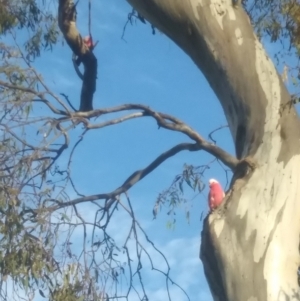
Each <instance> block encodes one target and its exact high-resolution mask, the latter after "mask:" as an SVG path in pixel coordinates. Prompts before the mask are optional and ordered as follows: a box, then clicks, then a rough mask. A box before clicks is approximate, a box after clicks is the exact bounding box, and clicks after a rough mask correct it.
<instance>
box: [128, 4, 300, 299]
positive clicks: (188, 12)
mask: <svg viewBox="0 0 300 301" xmlns="http://www.w3.org/2000/svg"><path fill="white" fill-rule="evenodd" d="M127 1H128V2H129V3H130V4H131V5H132V6H133V7H134V8H135V9H136V10H137V11H138V12H139V13H140V14H141V15H142V16H144V17H145V18H146V19H147V20H148V21H150V22H151V23H152V24H153V25H154V26H155V27H157V28H158V29H159V30H161V31H162V32H163V33H165V34H166V35H167V36H169V37H170V38H171V39H172V40H173V41H174V42H175V43H176V44H177V45H178V46H179V47H181V48H182V49H183V50H184V51H185V52H186V53H187V55H189V56H190V57H191V59H192V60H193V61H194V62H195V64H196V65H197V66H198V67H199V69H200V70H201V71H202V72H203V74H204V76H205V77H206V79H207V81H208V83H209V84H210V86H211V87H212V89H213V90H214V91H215V93H216V95H217V96H218V99H219V101H220V103H221V105H222V107H223V110H224V113H225V116H226V118H227V121H228V124H229V127H230V131H231V134H232V137H233V140H234V142H235V149H236V155H237V158H238V159H240V160H241V161H240V164H239V165H238V167H237V168H236V170H235V173H234V177H233V179H232V183H231V187H230V189H229V191H228V192H227V194H226V198H225V202H224V203H223V205H221V207H220V208H219V209H218V210H216V211H214V212H213V213H212V214H210V215H209V216H208V217H207V218H206V219H205V221H204V228H203V232H202V244H201V259H202V261H203V265H204V270H205V274H206V277H207V280H208V282H209V285H210V288H211V291H212V294H213V297H214V300H224V301H229V300H230V301H242V300H243V301H244V300H259V301H274V300H300V297H299V293H298V291H299V286H298V281H297V280H298V279H297V270H298V266H299V263H300V258H299V231H300V173H299V170H298V169H299V166H300V130H299V129H300V122H299V118H298V116H297V114H296V112H295V110H294V108H293V107H292V108H290V107H289V106H287V105H286V104H287V103H288V102H289V101H290V95H289V93H288V91H287V90H286V88H285V86H284V84H283V82H282V80H281V78H280V76H279V75H278V73H277V71H276V68H275V67H274V64H273V63H272V61H271V60H270V58H269V57H268V55H267V54H266V52H265V50H264V48H263V46H262V45H261V43H260V42H259V40H258V39H257V37H256V36H255V34H254V32H253V28H252V27H251V24H250V22H249V19H248V16H247V15H246V13H245V12H244V11H243V9H242V8H241V7H240V6H239V5H237V6H233V5H232V1H231V0H186V1H182V0H165V1H161V0H147V1H145V0H127Z"/></svg>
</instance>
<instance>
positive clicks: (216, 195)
mask: <svg viewBox="0 0 300 301" xmlns="http://www.w3.org/2000/svg"><path fill="white" fill-rule="evenodd" d="M208 183H209V194H208V206H209V208H210V210H211V211H213V210H214V209H216V208H217V207H218V206H220V204H221V203H222V201H223V199H224V197H225V193H224V190H223V188H222V186H221V184H220V183H219V182H218V181H217V180H215V179H210V180H209V181H208Z"/></svg>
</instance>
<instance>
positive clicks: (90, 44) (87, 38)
mask: <svg viewBox="0 0 300 301" xmlns="http://www.w3.org/2000/svg"><path fill="white" fill-rule="evenodd" d="M83 43H84V44H85V45H86V46H87V47H88V48H89V49H91V50H92V48H93V47H94V43H93V40H92V37H91V36H85V37H84V38H83Z"/></svg>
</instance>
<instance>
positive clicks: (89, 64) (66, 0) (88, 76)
mask: <svg viewBox="0 0 300 301" xmlns="http://www.w3.org/2000/svg"><path fill="white" fill-rule="evenodd" d="M58 25H59V28H60V30H61V32H62V34H63V35H64V37H65V39H66V42H67V44H68V45H69V47H70V48H71V50H72V52H73V53H75V55H77V56H78V57H79V58H80V60H81V62H82V63H83V66H84V73H83V79H82V88H81V95H80V109H79V110H80V111H83V112H86V111H91V110H93V97H94V93H95V91H96V79H97V59H96V57H95V55H94V54H93V52H92V51H91V49H89V47H87V46H86V45H85V43H84V42H83V39H82V37H81V35H80V33H79V31H78V29H77V28H76V7H75V4H74V3H73V1H71V0H59V6H58Z"/></svg>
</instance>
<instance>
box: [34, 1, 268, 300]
mask: <svg viewBox="0 0 300 301" xmlns="http://www.w3.org/2000/svg"><path fill="white" fill-rule="evenodd" d="M92 2H93V3H92V5H93V10H92V34H93V38H94V39H95V40H99V44H98V45H97V47H96V48H95V50H94V52H95V55H96V56H97V58H98V82H97V92H96V94H95V97H94V107H95V108H103V107H112V106H115V105H120V104H123V103H139V104H146V105H148V106H150V107H151V108H152V109H154V110H158V111H161V112H165V113H168V114H171V115H173V116H175V117H177V118H179V119H181V120H183V121H184V122H186V123H187V124H188V125H190V126H191V127H193V128H194V129H196V130H197V131H198V132H199V133H200V134H201V135H202V136H203V137H205V138H208V134H209V133H210V132H211V131H212V130H214V129H215V128H217V127H219V126H221V125H225V124H226V120H225V118H224V114H223V112H222V109H221V106H220V105H219V103H218V100H217V99H216V97H215V95H214V93H213V92H212V90H211V88H210V87H209V85H208V84H207V82H206V80H205V79H204V77H203V76H202V74H201V72H200V71H199V70H198V69H197V67H196V66H195V65H194V63H193V62H192V61H191V59H190V58H189V57H188V56H187V55H186V54H185V53H184V52H183V51H182V50H180V49H179V48H178V47H177V46H176V45H175V44H174V43H173V42H172V41H170V40H169V39H168V38H167V37H166V36H164V35H163V34H161V33H160V32H158V31H156V34H155V35H152V30H151V27H150V25H149V24H147V25H144V24H142V23H141V22H137V24H133V26H131V25H130V24H129V25H128V26H127V29H126V32H125V37H124V39H125V41H124V40H122V39H121V36H122V32H123V27H124V24H125V22H126V21H127V14H128V13H129V12H130V11H131V7H130V6H129V5H128V4H127V3H126V1H120V0H109V1H101V2H97V1H92ZM78 26H79V28H80V32H81V33H82V35H86V34H87V33H88V28H87V4H85V1H81V2H80V3H79V7H78ZM267 46H268V50H269V51H272V47H271V46H270V45H267ZM35 65H36V67H37V69H38V70H39V72H40V73H41V74H43V77H44V78H45V80H46V81H47V83H48V84H49V86H50V87H51V88H52V89H53V91H54V92H56V93H57V94H59V93H65V94H67V95H68V96H69V98H70V100H71V102H72V103H73V105H74V106H75V107H79V95H80V87H81V80H80V79H79V78H78V77H77V76H76V74H75V72H74V69H73V65H72V61H71V51H70V49H69V48H68V47H67V46H66V45H65V44H64V43H60V44H59V45H58V46H57V47H55V49H54V50H53V52H48V53H46V54H43V55H42V57H41V58H39V59H37V61H36V63H35ZM38 112H39V109H37V108H36V109H34V111H33V113H36V114H37V113H38ZM107 119H108V116H103V117H101V118H99V119H97V122H100V121H104V120H107ZM80 133H81V131H80V129H76V130H75V131H73V133H72V139H73V141H72V143H75V142H76V139H78V137H79V135H80ZM214 137H215V138H216V140H217V143H218V145H219V146H221V147H223V148H224V149H225V150H227V151H228V152H230V153H232V154H233V153H234V149H233V143H232V138H231V136H230V135H229V131H228V130H227V129H224V130H222V131H220V132H218V133H216V134H215V136H214ZM181 142H190V141H189V140H188V139H187V138H186V137H185V136H183V135H182V134H178V133H174V132H170V131H167V130H164V129H158V128H157V124H156V123H155V121H154V120H152V119H150V118H143V119H136V120H131V121H127V122H125V123H122V124H119V125H114V126H111V127H108V128H104V129H101V130H95V131H92V132H91V133H89V134H88V135H86V136H85V138H84V140H83V142H82V143H81V144H80V146H79V148H78V149H77V152H76V154H75V156H74V158H73V160H72V167H71V169H72V175H73V180H74V182H75V184H76V187H77V189H78V190H79V191H80V192H81V193H83V194H86V195H89V194H95V193H103V192H109V191H111V190H113V189H115V188H117V187H118V186H120V185H121V184H122V183H123V182H124V180H125V179H126V178H127V177H128V176H129V175H130V174H131V173H132V172H134V171H135V170H138V169H141V168H144V167H145V166H146V165H148V164H149V163H150V162H151V161H152V160H154V159H155V158H156V157H157V156H158V155H159V154H161V153H162V152H164V151H166V150H168V149H169V148H171V147H172V146H174V145H176V144H178V143H181ZM212 159H213V158H212V157H211V156H210V155H208V154H206V153H204V152H196V153H188V152H182V153H180V154H179V155H177V156H175V157H173V158H171V159H169V160H168V161H167V162H165V163H164V164H163V165H161V166H160V167H159V168H157V169H156V170H155V171H154V172H153V173H151V174H150V175H149V176H147V177H146V178H145V179H143V180H142V181H141V182H139V183H138V184H136V185H135V187H133V188H132V189H131V190H130V191H129V195H130V198H131V201H132V203H133V206H134V209H135V210H136V216H137V218H138V220H139V221H140V223H141V224H142V225H143V226H144V228H145V229H146V230H147V233H148V234H149V237H150V238H151V239H152V240H153V241H154V242H155V244H156V245H157V246H158V247H159V248H160V249H161V250H162V251H163V252H164V254H165V256H166V257H167V258H168V259H169V262H170V265H171V276H172V278H173V279H174V280H176V281H177V282H178V283H179V284H180V285H182V287H183V288H184V289H185V290H186V291H187V292H188V294H189V296H190V299H191V300H200V301H202V300H203V301H209V300H212V298H211V296H210V293H209V289H208V286H207V283H206V280H205V277H204V274H203V268H202V265H201V262H200V260H199V248H200V231H201V228H202V221H200V216H201V215H202V214H204V215H205V214H207V212H208V206H207V202H206V199H207V189H206V190H205V191H204V193H202V194H199V195H197V196H195V194H194V193H193V192H191V191H189V190H186V195H187V198H188V199H190V202H189V203H188V204H187V205H186V206H188V207H189V208H190V209H191V218H190V223H187V221H186V219H185V214H184V212H185V211H184V210H185V208H184V206H182V208H179V210H178V212H177V217H176V219H177V222H176V226H175V228H174V229H172V230H170V229H168V228H167V227H166V224H167V221H168V220H169V217H168V216H167V215H166V210H163V211H162V212H161V213H160V214H159V216H158V218H157V219H156V220H153V216H152V208H153V205H154V203H155V200H156V198H157V196H158V194H159V193H160V192H162V191H163V190H164V189H166V188H168V187H169V185H170V184H171V182H172V180H173V178H174V176H175V175H176V174H179V173H181V171H182V168H183V165H184V164H185V163H187V164H193V165H196V166H197V165H202V164H206V163H208V162H209V161H211V160H212ZM64 160H66V157H63V158H62V160H61V162H60V163H61V164H62V165H63V164H65V163H66V162H64ZM212 177H213V178H216V179H219V180H220V181H221V183H222V184H223V186H225V183H226V179H225V173H224V171H223V169H222V168H221V167H220V165H219V164H218V163H215V164H214V165H213V166H212V168H211V169H209V170H207V172H206V174H205V179H204V180H205V181H206V182H207V181H208V179H209V178H212ZM73 197H76V195H75V194H73ZM81 210H82V211H83V214H84V215H85V216H89V215H90V216H91V218H92V216H93V214H91V212H89V210H90V207H89V206H88V205H86V206H81ZM118 215H119V216H118V217H117V218H115V219H114V220H113V221H111V222H112V225H111V229H110V231H111V234H112V235H113V236H114V238H115V239H116V241H117V242H119V243H120V245H122V243H124V235H126V227H128V219H127V218H126V214H125V213H124V212H122V210H120V212H118ZM74 235H75V234H74ZM76 235H78V237H80V235H81V234H80V233H78V234H76ZM75 237H76V236H75ZM148 247H150V246H148ZM149 250H150V249H149ZM152 251H153V250H152ZM152 251H150V252H152ZM153 256H154V258H155V261H156V263H157V264H158V265H161V264H162V263H161V258H159V256H157V254H154V253H153ZM147 267H148V268H149V266H147V263H145V266H144V269H145V272H144V273H145V277H146V279H148V282H149V283H150V284H149V286H148V289H149V295H150V296H151V298H150V300H166V291H165V283H164V280H163V279H162V278H160V277H158V276H157V275H156V274H155V273H154V272H151V271H150V269H147ZM171 293H172V297H173V300H175V301H177V300H185V299H184V296H182V295H180V294H181V293H180V292H178V291H177V290H176V289H175V288H174V287H172V289H171ZM131 300H135V299H134V297H132V299H131Z"/></svg>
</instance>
